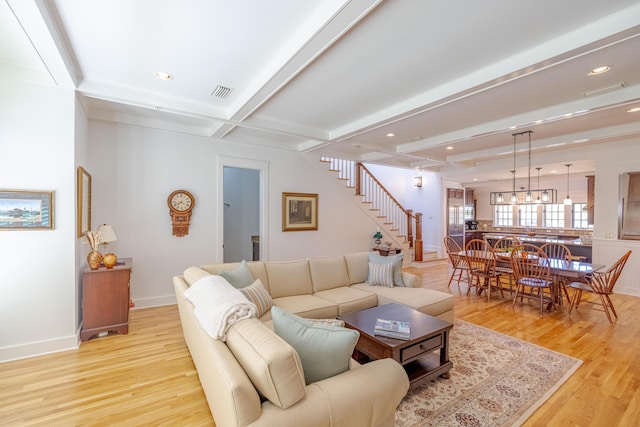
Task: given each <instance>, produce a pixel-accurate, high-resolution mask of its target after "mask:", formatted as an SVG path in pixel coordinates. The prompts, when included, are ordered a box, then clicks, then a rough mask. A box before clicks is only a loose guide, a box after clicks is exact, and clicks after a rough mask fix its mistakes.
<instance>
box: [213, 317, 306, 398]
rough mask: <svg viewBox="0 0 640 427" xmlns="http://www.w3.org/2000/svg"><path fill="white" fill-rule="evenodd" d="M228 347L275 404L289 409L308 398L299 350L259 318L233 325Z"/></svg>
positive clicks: (262, 391) (257, 387) (263, 393)
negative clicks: (306, 396)
mask: <svg viewBox="0 0 640 427" xmlns="http://www.w3.org/2000/svg"><path fill="white" fill-rule="evenodd" d="M227 346H228V347H229V349H230V350H231V352H232V353H233V355H234V356H235V358H236V360H237V361H238V363H240V365H241V366H242V368H243V369H244V371H245V372H246V373H247V376H248V377H249V378H250V379H251V382H252V383H253V385H254V386H255V388H256V389H257V390H258V392H259V393H260V394H261V395H262V396H264V397H265V398H266V399H268V400H269V401H270V402H272V403H273V404H274V405H277V406H278V407H280V408H282V409H286V408H288V407H290V406H292V405H294V404H296V403H297V402H299V401H300V400H302V399H303V398H304V397H305V381H304V371H303V367H302V362H301V360H300V357H299V356H298V353H297V352H296V350H295V349H294V348H293V347H292V346H291V345H289V344H288V343H287V342H286V341H285V340H283V339H282V338H280V337H279V336H278V335H276V334H275V333H274V332H273V331H271V330H270V329H269V328H267V327H266V326H264V325H263V324H262V322H260V321H259V320H257V319H247V320H243V321H242V322H239V323H236V324H235V325H233V326H232V327H231V328H229V331H228V333H227ZM221 387H223V385H221Z"/></svg>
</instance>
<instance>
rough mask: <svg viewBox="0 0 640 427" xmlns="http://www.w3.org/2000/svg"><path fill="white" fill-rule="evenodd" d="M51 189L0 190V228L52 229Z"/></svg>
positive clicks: (52, 205)
mask: <svg viewBox="0 0 640 427" xmlns="http://www.w3.org/2000/svg"><path fill="white" fill-rule="evenodd" d="M53 195H54V193H53V191H29V190H0V230H53V228H54V221H53V220H54V213H55V206H54V196H53Z"/></svg>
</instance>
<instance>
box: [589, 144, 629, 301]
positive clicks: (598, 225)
mask: <svg viewBox="0 0 640 427" xmlns="http://www.w3.org/2000/svg"><path fill="white" fill-rule="evenodd" d="M593 155H594V158H595V159H596V182H595V186H596V188H595V214H594V215H595V221H594V228H593V262H595V263H600V264H604V265H606V266H610V265H611V264H613V263H614V262H615V261H616V260H618V258H620V257H621V256H622V255H623V254H624V253H625V252H626V251H628V250H632V251H633V253H632V254H631V257H630V258H629V261H627V265H626V267H625V269H624V270H623V272H622V275H621V276H620V279H619V280H618V283H617V284H616V288H615V291H616V292H618V293H623V294H628V295H635V296H640V280H638V277H640V241H633V240H618V239H617V236H618V197H619V185H618V184H619V178H620V174H622V173H624V172H637V171H640V139H638V138H636V139H630V140H629V141H625V142H618V143H607V144H606V145H604V146H602V147H601V149H599V150H598V151H597V152H594V153H593ZM607 236H613V238H611V237H607ZM614 304H615V302H614Z"/></svg>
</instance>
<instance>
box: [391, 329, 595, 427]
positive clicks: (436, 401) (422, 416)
mask: <svg viewBox="0 0 640 427" xmlns="http://www.w3.org/2000/svg"><path fill="white" fill-rule="evenodd" d="M449 353H450V358H451V360H452V361H453V368H452V369H451V378H450V379H443V378H438V379H437V380H432V381H428V382H425V383H423V384H422V385H420V386H418V387H415V388H414V389H412V390H411V391H410V392H409V394H407V396H406V397H405V398H404V400H403V401H402V402H401V403H400V406H399V408H398V411H397V412H396V427H418V426H420V427H422V426H438V427H441V426H464V427H467V426H473V427H476V426H477V427H480V426H518V425H521V424H522V423H523V422H524V421H525V420H526V419H527V418H528V417H529V416H530V415H531V414H532V413H533V412H534V411H535V410H536V409H537V408H539V407H540V405H542V404H543V403H544V402H545V401H546V400H547V399H548V398H549V397H550V396H551V395H552V394H553V393H554V392H555V391H556V390H557V389H558V388H559V387H560V386H561V385H562V383H564V382H565V381H566V380H567V378H569V377H570V376H571V375H572V374H573V373H574V372H575V370H576V369H578V367H579V366H580V365H581V364H582V361H581V360H578V359H575V358H573V357H569V356H566V355H564V354H560V353H557V352H554V351H551V350H548V349H546V348H542V347H539V346H537V345H534V344H530V343H528V342H525V341H521V340H518V339H515V338H512V337H509V336H507V335H503V334H500V333H498V332H494V331H491V330H489V329H486V328H483V327H481V326H476V325H474V324H471V323H468V322H464V321H461V320H456V322H455V325H454V327H453V329H452V332H451V342H450V347H449Z"/></svg>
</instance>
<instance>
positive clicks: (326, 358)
mask: <svg viewBox="0 0 640 427" xmlns="http://www.w3.org/2000/svg"><path fill="white" fill-rule="evenodd" d="M271 317H272V319H273V329H274V330H275V332H276V334H278V336H280V337H281V338H282V339H284V340H285V341H286V342H288V343H289V345H291V347H293V348H294V349H295V350H296V351H297V352H298V355H299V356H300V360H301V361H302V368H303V369H304V378H305V382H306V383H307V384H311V383H313V382H316V381H320V380H323V379H325V378H330V377H332V376H334V375H338V374H340V373H342V372H345V371H348V370H349V362H350V360H351V354H352V353H353V349H354V348H355V346H356V343H357V342H358V338H360V333H359V332H358V331H355V330H353V329H347V328H342V327H338V326H325V325H318V324H315V323H314V322H312V321H311V320H309V319H304V318H302V317H300V316H296V315H295V314H292V313H288V312H286V311H284V310H282V309H281V308H279V307H276V306H273V307H271Z"/></svg>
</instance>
